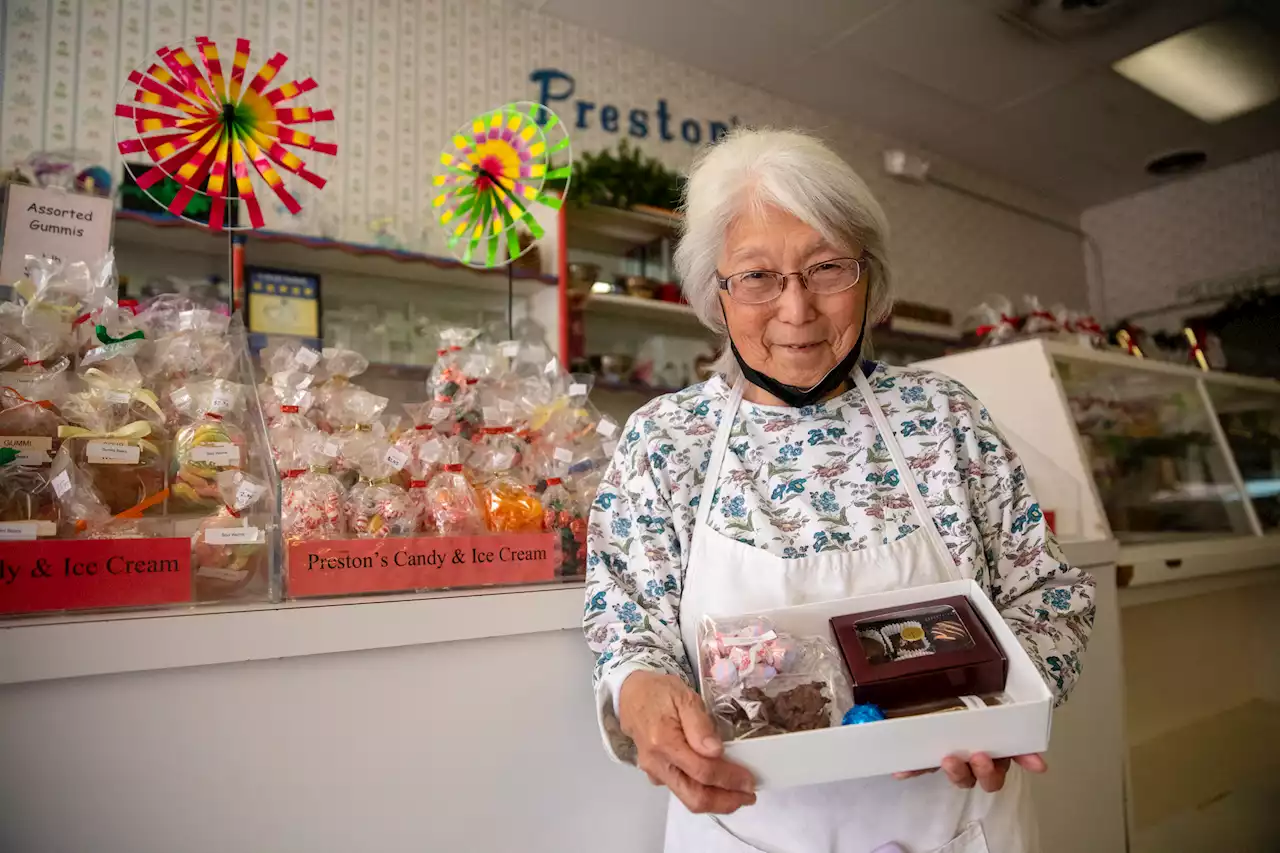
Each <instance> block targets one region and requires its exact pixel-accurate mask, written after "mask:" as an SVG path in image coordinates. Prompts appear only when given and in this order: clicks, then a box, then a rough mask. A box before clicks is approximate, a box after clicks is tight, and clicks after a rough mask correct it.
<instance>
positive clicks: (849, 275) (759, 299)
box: [716, 258, 866, 305]
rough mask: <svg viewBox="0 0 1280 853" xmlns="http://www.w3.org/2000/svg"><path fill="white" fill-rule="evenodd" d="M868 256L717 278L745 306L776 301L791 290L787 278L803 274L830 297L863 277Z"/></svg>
mask: <svg viewBox="0 0 1280 853" xmlns="http://www.w3.org/2000/svg"><path fill="white" fill-rule="evenodd" d="M865 263H866V260H865V259H864V258H835V259H834V260H830V261H823V262H821V263H817V264H813V265H812V266H808V267H805V268H804V269H802V270H800V271H799V272H789V273H781V272H774V271H773V270H747V271H746V272H739V273H734V274H733V275H731V276H729V277H728V278H720V277H719V273H717V277H716V281H717V282H718V283H719V284H720V289H721V290H727V291H728V292H729V298H730V299H732V300H733V301H734V302H738V303H740V304H742V305H760V304H763V303H765V302H772V301H773V300H775V299H777V298H778V297H779V296H781V295H782V292H783V291H784V290H786V289H787V279H789V278H791V276H793V275H794V276H799V277H800V283H801V284H803V285H804V287H805V289H806V290H808V291H809V292H810V293H816V294H819V295H821V296H830V295H832V294H835V293H843V292H844V291H846V290H848V289H849V288H851V287H853V286H854V285H855V284H857V283H858V282H859V281H861V280H862V271H863V268H864V267H863V265H864V264H865Z"/></svg>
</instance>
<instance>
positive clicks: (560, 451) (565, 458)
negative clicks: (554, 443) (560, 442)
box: [553, 447, 573, 462]
mask: <svg viewBox="0 0 1280 853" xmlns="http://www.w3.org/2000/svg"><path fill="white" fill-rule="evenodd" d="M553 455H554V456H555V458H556V461H557V462H572V461H573V451H572V450H570V449H569V448H567V447H557V448H556V450H555V453H554V454H553Z"/></svg>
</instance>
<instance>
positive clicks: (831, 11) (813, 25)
mask: <svg viewBox="0 0 1280 853" xmlns="http://www.w3.org/2000/svg"><path fill="white" fill-rule="evenodd" d="M710 2H711V3H713V4H715V5H717V6H719V7H720V8H721V9H723V10H725V11H726V12H729V13H731V14H735V15H739V16H741V17H743V18H746V19H747V20H749V21H752V22H753V23H754V25H755V26H757V27H764V28H766V29H768V30H770V31H773V32H775V33H776V34H778V35H781V32H785V33H787V34H788V37H789V38H800V39H803V40H804V41H806V42H808V44H807V45H806V44H797V45H787V44H785V39H784V38H777V39H776V42H775V44H776V45H777V50H778V51H779V52H780V53H783V52H788V51H791V50H794V49H797V48H798V49H799V50H800V51H801V52H802V53H803V52H807V51H808V49H810V48H817V47H819V46H821V45H823V44H826V43H827V42H829V41H830V40H831V39H832V38H833V37H835V36H839V35H842V34H844V33H845V32H847V31H848V30H849V29H850V28H852V27H854V26H857V25H858V24H860V23H862V22H864V21H866V20H867V19H868V18H870V17H871V16H873V15H875V14H876V13H877V12H880V11H882V10H884V9H887V8H888V7H889V6H890V5H891V4H892V3H893V2H894V0H787V2H785V3H780V2H778V0H710ZM779 31H781V32H779Z"/></svg>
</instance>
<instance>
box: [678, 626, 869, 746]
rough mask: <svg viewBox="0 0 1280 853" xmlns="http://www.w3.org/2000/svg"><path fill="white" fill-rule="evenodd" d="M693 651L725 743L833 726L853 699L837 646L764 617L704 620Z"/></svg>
mask: <svg viewBox="0 0 1280 853" xmlns="http://www.w3.org/2000/svg"><path fill="white" fill-rule="evenodd" d="M698 654H699V656H700V658H701V661H700V666H701V673H702V684H701V685H700V687H701V692H702V698H703V700H704V701H705V702H706V705H707V710H708V711H709V712H710V713H711V716H712V718H713V719H714V720H715V721H716V725H717V728H719V730H720V733H721V736H722V737H724V738H725V739H726V740H740V739H743V738H751V737H764V736H766V735H775V734H783V733H785V732H797V731H810V730H813V729H821V728H827V727H830V726H838V725H840V722H841V718H842V716H843V715H844V712H845V711H846V710H847V709H848V708H849V707H850V706H852V704H853V692H852V689H851V687H850V686H849V682H848V678H847V677H846V676H845V674H844V668H843V666H844V665H843V663H842V660H841V657H840V653H839V652H838V651H837V650H836V648H835V646H833V645H832V644H831V643H830V642H829V641H828V640H826V639H825V638H823V637H793V636H791V635H789V634H786V633H784V632H782V631H779V630H777V628H776V627H775V626H774V625H773V623H772V622H770V621H769V620H768V619H766V618H764V617H759V616H741V617H733V618H717V617H711V616H705V617H703V619H702V621H701V622H700V623H699V625H698Z"/></svg>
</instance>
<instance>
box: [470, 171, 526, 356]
mask: <svg viewBox="0 0 1280 853" xmlns="http://www.w3.org/2000/svg"><path fill="white" fill-rule="evenodd" d="M476 171H477V172H479V173H480V177H482V178H486V179H487V180H488V181H489V183H491V184H493V185H494V186H495V187H497V188H498V189H499V190H500V191H502V192H503V193H505V194H506V196H507V198H509V199H511V200H512V201H514V202H515V203H516V204H520V199H518V198H516V197H515V194H514V193H512V192H511V190H509V189H507V188H506V187H505V186H503V185H502V182H501V181H499V180H498V179H497V178H496V177H495V176H494V175H492V174H490V172H489V170H488V169H486V168H484V167H483V166H476ZM515 304H516V280H515V259H514V258H513V259H510V260H508V261H507V338H508V339H511V338H514V337H515V336H516V319H515V317H516V315H515Z"/></svg>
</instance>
